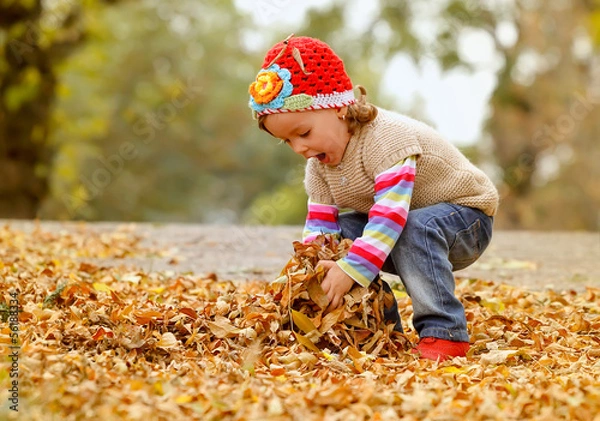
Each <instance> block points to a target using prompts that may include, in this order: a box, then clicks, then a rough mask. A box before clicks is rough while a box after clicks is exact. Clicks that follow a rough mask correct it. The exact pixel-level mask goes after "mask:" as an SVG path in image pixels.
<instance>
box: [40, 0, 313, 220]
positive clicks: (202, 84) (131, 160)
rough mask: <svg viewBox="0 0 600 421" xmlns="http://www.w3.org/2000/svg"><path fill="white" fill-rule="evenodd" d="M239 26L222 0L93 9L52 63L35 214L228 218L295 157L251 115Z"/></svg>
mask: <svg viewBox="0 0 600 421" xmlns="http://www.w3.org/2000/svg"><path fill="white" fill-rule="evenodd" d="M246 25H247V21H245V20H244V19H243V17H242V16H240V15H239V14H238V13H237V12H236V9H235V7H234V6H233V4H232V3H231V1H216V0H212V1H204V2H202V3H198V2H195V1H180V2H177V3H165V2H159V1H145V2H138V3H129V4H123V5H121V6H120V7H118V8H112V9H107V10H105V11H103V13H101V14H99V15H97V26H98V28H99V29H98V31H97V32H98V33H96V34H95V36H94V37H91V38H90V40H89V41H88V42H87V44H86V46H85V48H82V49H81V50H80V51H79V52H78V53H77V54H74V55H73V56H72V57H71V59H70V60H69V62H68V63H66V66H65V67H64V68H63V69H62V72H61V80H62V85H63V86H64V89H62V90H61V91H60V92H61V94H60V96H59V98H58V102H57V112H56V113H55V121H54V131H53V137H52V139H53V143H54V144H55V145H56V146H57V148H58V154H57V156H56V160H55V173H54V177H53V179H52V180H53V181H52V189H53V198H54V199H53V200H50V201H48V202H47V203H45V204H44V209H43V211H44V214H45V215H53V216H57V217H58V218H83V219H87V220H125V221H127V220H132V221H136V220H137V221H139V220H152V221H210V222H234V221H237V220H239V218H240V215H241V214H242V213H243V210H244V209H245V208H247V207H248V206H249V204H250V203H251V202H252V200H253V199H254V198H255V197H256V196H257V195H259V194H262V193H263V192H264V191H265V190H268V189H269V187H270V186H273V185H276V184H277V183H278V182H279V181H280V180H282V179H285V178H286V177H287V174H288V173H289V172H290V171H292V170H294V168H295V167H296V166H297V165H299V164H300V163H301V160H299V159H297V158H296V157H294V156H292V155H290V154H287V153H285V152H287V151H285V150H284V148H283V147H276V146H275V144H276V141H273V142H272V144H270V145H268V139H267V138H266V137H265V136H264V135H261V133H259V131H258V130H257V129H256V124H255V123H254V122H253V121H252V118H251V113H250V110H249V108H248V106H247V101H248V95H247V86H248V84H249V80H250V79H251V77H252V76H251V75H253V74H254V73H255V72H256V67H257V57H256V56H255V55H253V54H251V53H249V52H248V51H246V50H245V49H244V48H243V47H242V46H243V44H244V43H243V37H244V35H245V33H244V28H245V26H246ZM73 120H75V121H77V122H78V124H72V121H73ZM263 219H264V218H263ZM259 222H261V223H272V222H273V221H272V220H271V218H269V219H268V220H260V221H259Z"/></svg>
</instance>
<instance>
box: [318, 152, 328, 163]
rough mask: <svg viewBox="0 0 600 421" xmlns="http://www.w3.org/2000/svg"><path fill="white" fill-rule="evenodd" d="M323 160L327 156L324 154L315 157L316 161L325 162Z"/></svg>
mask: <svg viewBox="0 0 600 421" xmlns="http://www.w3.org/2000/svg"><path fill="white" fill-rule="evenodd" d="M325 158H327V154H325V153H320V154H319V155H317V159H318V160H319V161H321V162H323V161H325Z"/></svg>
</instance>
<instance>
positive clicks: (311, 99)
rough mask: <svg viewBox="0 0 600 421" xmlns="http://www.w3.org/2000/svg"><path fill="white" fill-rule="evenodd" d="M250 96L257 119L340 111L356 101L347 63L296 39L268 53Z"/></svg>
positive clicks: (310, 40)
mask: <svg viewBox="0 0 600 421" xmlns="http://www.w3.org/2000/svg"><path fill="white" fill-rule="evenodd" d="M248 92H249V93H250V102H249V106H250V108H252V110H253V114H254V116H255V117H257V116H261V115H266V114H274V113H285V112H291V111H307V110H317V109H324V108H340V107H343V106H345V105H349V104H352V103H354V102H355V101H356V99H355V98H354V92H353V90H352V81H351V80H350V78H349V77H348V75H347V74H346V70H344V63H343V62H342V60H341V59H340V58H339V57H338V56H337V54H335V52H334V51H333V50H332V49H331V47H329V46H328V45H327V44H325V43H324V42H323V41H320V40H318V39H315V38H309V37H294V36H293V35H290V36H289V37H288V38H287V39H286V40H284V41H282V42H279V43H277V44H275V45H274V46H273V47H272V48H271V49H270V50H269V52H267V55H266V56H265V60H264V62H263V65H262V69H261V70H260V71H259V72H258V75H257V76H256V80H255V81H254V82H253V83H252V84H250V88H249V89H248Z"/></svg>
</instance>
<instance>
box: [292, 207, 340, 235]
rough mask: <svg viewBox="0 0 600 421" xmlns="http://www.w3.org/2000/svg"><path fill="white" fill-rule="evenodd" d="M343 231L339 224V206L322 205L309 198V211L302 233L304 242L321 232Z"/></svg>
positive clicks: (335, 233) (338, 232) (334, 232)
mask: <svg viewBox="0 0 600 421" xmlns="http://www.w3.org/2000/svg"><path fill="white" fill-rule="evenodd" d="M340 233H341V229H340V226H339V224H338V208H337V206H335V205H322V204H320V203H315V202H313V201H311V200H310V199H308V213H307V214H306V224H305V225H304V231H303V233H302V242H303V243H304V244H307V243H310V242H311V241H313V240H314V239H315V238H316V237H317V236H318V235H319V234H334V235H339V234H340Z"/></svg>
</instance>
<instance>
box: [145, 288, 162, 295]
mask: <svg viewBox="0 0 600 421" xmlns="http://www.w3.org/2000/svg"><path fill="white" fill-rule="evenodd" d="M165 289H166V288H165V287H156V288H148V291H150V292H155V293H157V294H161V293H162V292H163V291H164V290H165Z"/></svg>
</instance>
